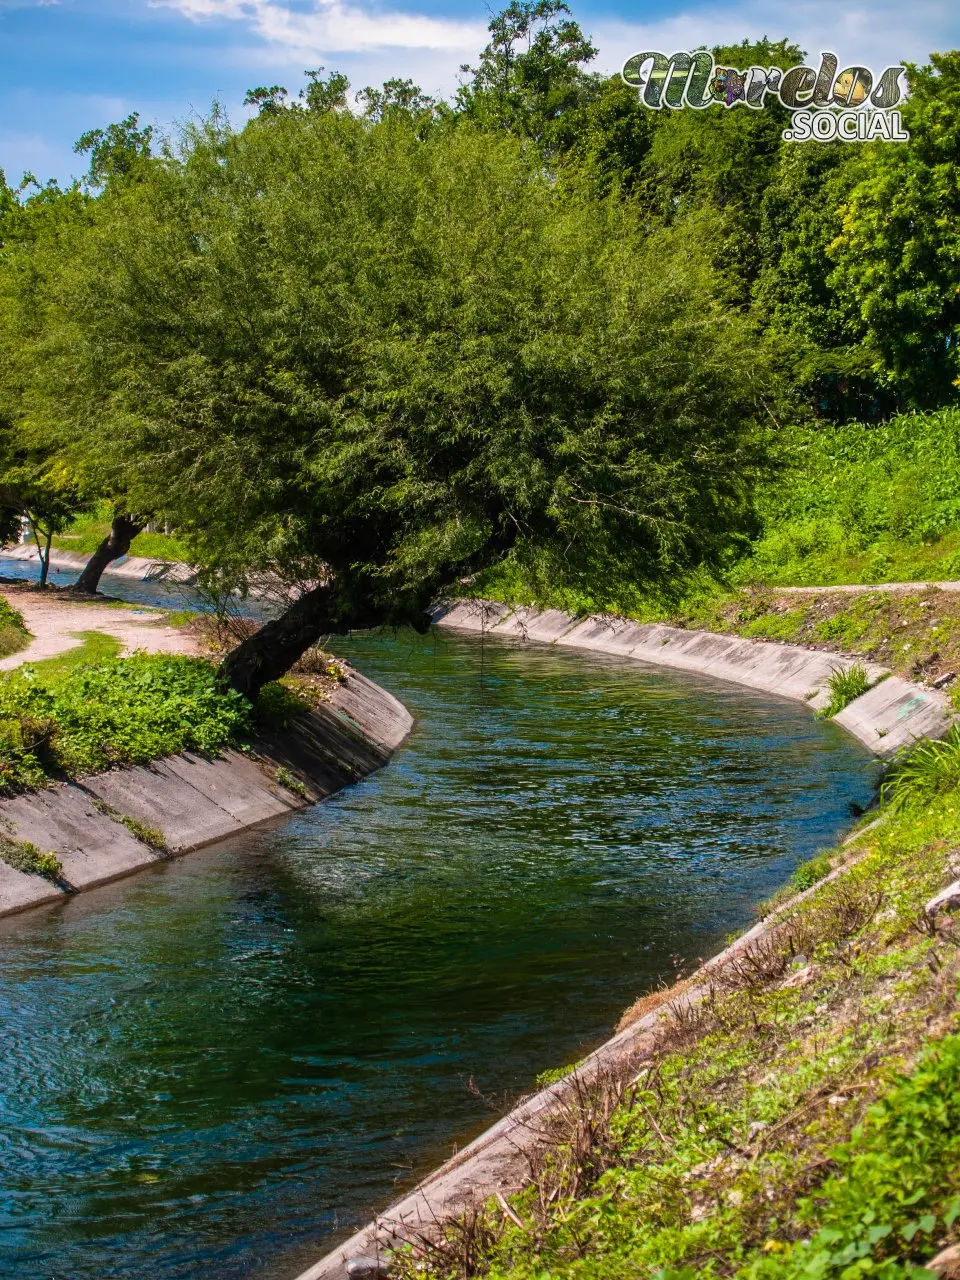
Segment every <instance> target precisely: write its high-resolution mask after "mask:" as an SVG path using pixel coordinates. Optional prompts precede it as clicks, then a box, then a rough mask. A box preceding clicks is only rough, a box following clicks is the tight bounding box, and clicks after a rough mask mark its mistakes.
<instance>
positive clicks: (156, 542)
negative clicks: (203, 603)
mask: <svg viewBox="0 0 960 1280" xmlns="http://www.w3.org/2000/svg"><path fill="white" fill-rule="evenodd" d="M109 532H110V509H109V506H106V505H101V506H100V507H99V508H98V509H97V510H96V511H95V512H94V513H93V514H92V515H87V516H81V517H79V519H77V520H75V521H74V522H73V524H72V525H70V527H69V528H68V529H66V530H65V531H64V532H63V533H62V534H59V535H58V536H57V537H55V538H54V539H53V545H54V547H58V548H59V549H60V550H61V551H77V552H80V553H81V554H82V555H90V554H92V553H93V552H94V551H96V549H97V547H99V545H100V543H101V542H102V541H103V540H104V538H105V537H106V536H107V534H108V533H109ZM130 555H132V556H144V557H145V558H146V559H148V560H172V561H189V559H190V553H189V551H188V550H187V548H186V546H185V545H184V544H183V543H182V542H180V541H178V540H177V538H176V537H174V536H173V535H172V534H166V533H140V534H138V535H137V536H136V537H135V538H134V540H133V542H132V543H131V545H130Z"/></svg>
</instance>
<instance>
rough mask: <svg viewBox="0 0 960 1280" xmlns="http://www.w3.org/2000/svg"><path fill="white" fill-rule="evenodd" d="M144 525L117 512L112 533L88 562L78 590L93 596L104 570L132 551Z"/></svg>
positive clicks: (79, 580) (131, 517) (133, 517)
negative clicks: (131, 547)
mask: <svg viewBox="0 0 960 1280" xmlns="http://www.w3.org/2000/svg"><path fill="white" fill-rule="evenodd" d="M144 524H145V521H143V520H140V519H138V518H137V517H136V516H129V515H126V514H125V513H124V512H122V511H117V512H116V513H115V514H114V517H113V523H112V525H111V526H110V532H109V533H108V534H107V536H106V537H105V538H104V540H103V541H102V542H101V543H100V545H99V547H97V549H96V551H95V552H94V553H93V555H92V556H91V557H90V559H89V560H88V561H87V563H86V567H85V568H84V570H83V573H81V575H80V577H79V578H78V579H77V590H78V591H88V592H89V593H90V595H93V594H94V593H95V592H96V590H97V587H98V586H99V585H100V578H101V577H102V576H103V571H104V569H106V567H107V565H108V564H110V563H111V561H113V560H119V559H120V557H121V556H125V555H126V554H127V552H128V551H129V550H130V543H131V542H132V541H133V540H134V538H135V537H136V536H137V534H138V533H140V532H141V530H142V529H143V526H144Z"/></svg>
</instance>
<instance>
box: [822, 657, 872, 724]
mask: <svg viewBox="0 0 960 1280" xmlns="http://www.w3.org/2000/svg"><path fill="white" fill-rule="evenodd" d="M869 688H870V677H869V676H868V675H867V669H866V667H865V666H864V665H863V663H862V662H855V663H854V664H853V666H852V667H836V668H835V669H834V671H833V672H832V674H831V675H830V676H828V678H827V690H828V692H829V694H830V701H829V702H828V703H827V705H826V706H825V707H821V709H820V710H819V711H818V712H817V717H818V718H819V719H820V720H831V719H832V718H833V717H834V716H836V715H839V714H840V712H841V711H842V710H843V709H844V707H847V706H849V705H850V703H851V702H853V701H854V700H855V699H856V698H859V697H860V696H861V695H862V694H864V693H866V692H867V690H868V689H869Z"/></svg>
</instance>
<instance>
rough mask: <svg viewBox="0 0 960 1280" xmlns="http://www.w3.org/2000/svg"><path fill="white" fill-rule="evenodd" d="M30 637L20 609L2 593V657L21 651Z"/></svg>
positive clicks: (0, 635) (0, 636)
mask: <svg viewBox="0 0 960 1280" xmlns="http://www.w3.org/2000/svg"><path fill="white" fill-rule="evenodd" d="M29 639H30V632H29V631H28V630H27V624H26V622H24V620H23V614H22V613H21V612H20V610H19V609H14V607H13V605H12V604H10V603H9V601H8V600H7V598H6V596H3V595H0V658H7V657H9V656H10V654H11V653H19V652H20V650H21V649H23V648H24V647H25V646H26V643H27V641H28V640H29Z"/></svg>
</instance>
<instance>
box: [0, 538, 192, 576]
mask: <svg viewBox="0 0 960 1280" xmlns="http://www.w3.org/2000/svg"><path fill="white" fill-rule="evenodd" d="M89 559H90V557H89V555H86V554H84V553H82V552H80V551H61V550H53V551H51V552H50V567H51V568H53V569H72V570H73V571H74V572H75V573H80V572H82V570H83V569H85V568H86V564H87V561H88V560H89ZM4 560H19V561H21V562H26V563H28V564H38V563H39V561H40V556H39V554H38V553H37V549H36V547H31V546H29V545H27V544H26V543H22V544H20V545H19V546H16V547H7V548H5V550H4V551H3V552H2V553H0V565H2V563H3V561H4ZM107 574H108V575H111V576H113V577H116V578H132V579H135V580H136V581H137V582H153V581H154V580H155V579H157V578H163V580H164V581H165V582H176V583H182V584H183V585H184V586H189V585H191V584H192V583H194V582H196V580H197V570H196V569H195V568H194V567H193V566H192V565H189V564H181V563H180V562H179V561H173V560H169V561H168V560H151V559H149V558H148V557H146V556H120V557H119V558H118V559H117V560H112V561H111V562H110V564H108V565H107Z"/></svg>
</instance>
